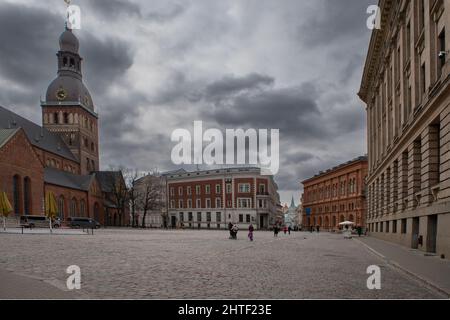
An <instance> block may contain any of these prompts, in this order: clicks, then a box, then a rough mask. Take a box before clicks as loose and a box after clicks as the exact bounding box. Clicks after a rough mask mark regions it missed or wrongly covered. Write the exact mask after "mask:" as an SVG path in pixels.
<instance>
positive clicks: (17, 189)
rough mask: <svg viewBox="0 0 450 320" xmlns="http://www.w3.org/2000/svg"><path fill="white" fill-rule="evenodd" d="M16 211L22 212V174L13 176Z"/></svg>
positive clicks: (16, 212) (17, 212)
mask: <svg viewBox="0 0 450 320" xmlns="http://www.w3.org/2000/svg"><path fill="white" fill-rule="evenodd" d="M13 197H14V213H15V214H20V213H21V212H20V176H18V175H15V176H14V177H13Z"/></svg>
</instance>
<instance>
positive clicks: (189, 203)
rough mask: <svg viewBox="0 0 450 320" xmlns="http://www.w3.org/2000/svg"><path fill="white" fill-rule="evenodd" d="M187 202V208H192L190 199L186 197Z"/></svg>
mask: <svg viewBox="0 0 450 320" xmlns="http://www.w3.org/2000/svg"><path fill="white" fill-rule="evenodd" d="M187 203H188V208H192V200H191V199H188V201H187Z"/></svg>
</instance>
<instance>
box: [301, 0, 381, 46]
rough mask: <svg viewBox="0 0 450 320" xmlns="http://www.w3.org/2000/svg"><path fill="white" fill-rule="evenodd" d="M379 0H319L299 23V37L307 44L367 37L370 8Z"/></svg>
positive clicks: (312, 44)
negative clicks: (368, 10) (368, 11)
mask: <svg viewBox="0 0 450 320" xmlns="http://www.w3.org/2000/svg"><path fill="white" fill-rule="evenodd" d="M377 3H378V0H339V1H336V0H318V1H317V6H316V7H314V9H313V12H311V14H310V15H307V18H306V19H304V22H303V23H302V24H301V25H300V26H299V29H298V34H299V38H300V39H301V41H302V42H304V44H305V45H308V46H320V45H328V44H330V43H333V42H341V41H345V40H346V39H352V38H353V39H354V38H360V37H363V36H364V35H365V34H366V33H367V27H366V21H367V18H368V17H369V15H368V14H367V13H366V11H367V8H368V7H369V6H370V5H376V4H377ZM342 48H345V46H344V44H343V46H342Z"/></svg>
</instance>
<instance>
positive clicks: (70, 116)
mask: <svg viewBox="0 0 450 320" xmlns="http://www.w3.org/2000/svg"><path fill="white" fill-rule="evenodd" d="M69 124H73V114H72V113H69Z"/></svg>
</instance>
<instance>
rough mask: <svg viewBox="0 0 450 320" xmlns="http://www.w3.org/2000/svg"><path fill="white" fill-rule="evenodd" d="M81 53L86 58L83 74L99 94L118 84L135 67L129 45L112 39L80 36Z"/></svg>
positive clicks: (86, 34)
mask: <svg viewBox="0 0 450 320" xmlns="http://www.w3.org/2000/svg"><path fill="white" fill-rule="evenodd" d="M79 38H80V43H81V45H80V53H81V55H82V56H83V57H86V60H85V63H84V67H83V72H84V74H85V75H86V79H88V81H87V84H89V87H90V88H91V90H93V91H95V92H97V93H98V94H102V93H104V91H105V90H106V89H107V88H108V87H109V86H110V85H112V84H117V81H118V80H120V78H123V77H124V76H125V74H126V72H127V70H128V69H130V68H131V66H132V65H133V51H132V47H131V45H130V44H129V43H127V42H124V41H122V40H118V39H115V38H111V37H102V38H98V37H95V36H94V35H93V34H90V33H82V34H81V35H80V37H79Z"/></svg>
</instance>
